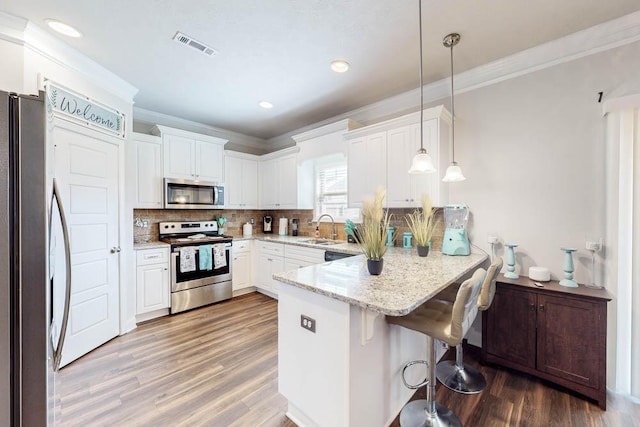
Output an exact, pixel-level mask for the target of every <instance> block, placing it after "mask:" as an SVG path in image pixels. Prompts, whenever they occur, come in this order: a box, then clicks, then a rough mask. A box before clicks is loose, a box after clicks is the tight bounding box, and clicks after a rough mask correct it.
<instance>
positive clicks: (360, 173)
mask: <svg viewBox="0 0 640 427" xmlns="http://www.w3.org/2000/svg"><path fill="white" fill-rule="evenodd" d="M348 150H349V151H348V154H347V174H348V181H347V193H348V198H349V207H358V208H361V207H362V201H363V200H364V198H365V197H371V196H373V193H374V191H375V190H376V189H377V188H379V187H382V188H385V187H386V180H387V160H386V157H387V133H386V132H376V133H372V134H369V135H362V136H360V137H358V138H354V139H352V140H350V141H349V148H348Z"/></svg>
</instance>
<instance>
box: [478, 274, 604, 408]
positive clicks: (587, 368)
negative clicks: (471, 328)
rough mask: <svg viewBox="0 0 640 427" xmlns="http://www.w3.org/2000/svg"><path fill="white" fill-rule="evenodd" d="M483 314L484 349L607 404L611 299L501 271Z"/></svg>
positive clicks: (498, 360) (491, 358) (496, 360)
mask: <svg viewBox="0 0 640 427" xmlns="http://www.w3.org/2000/svg"><path fill="white" fill-rule="evenodd" d="M496 285H497V286H496V295H495V299H494V300H493V304H492V305H491V307H490V308H489V310H487V311H485V312H483V318H482V354H483V358H484V360H485V361H486V362H488V363H493V364H497V365H502V366H506V367H509V368H512V369H516V370H520V371H522V372H526V373H528V374H531V375H535V376H537V377H540V378H543V379H545V380H548V381H551V382H553V383H556V384H559V385H561V386H563V387H566V388H568V389H571V390H574V391H576V392H578V393H580V394H582V395H584V396H587V397H589V398H592V399H594V400H596V401H597V402H598V405H599V406H600V407H601V408H602V409H605V408H606V341H607V302H608V301H610V300H611V295H610V294H609V293H608V292H607V291H605V290H601V289H589V288H586V287H583V286H580V287H578V288H565V287H562V286H560V285H559V284H558V282H555V281H551V282H546V283H545V284H544V285H545V286H544V288H537V287H534V286H533V283H532V282H531V281H530V280H529V279H527V278H520V279H517V280H511V279H505V278H504V277H503V276H502V275H500V276H499V277H498V280H497V284H496Z"/></svg>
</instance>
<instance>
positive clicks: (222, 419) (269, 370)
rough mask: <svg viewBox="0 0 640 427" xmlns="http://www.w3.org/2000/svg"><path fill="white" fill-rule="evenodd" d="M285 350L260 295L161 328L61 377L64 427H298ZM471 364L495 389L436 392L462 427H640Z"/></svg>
mask: <svg viewBox="0 0 640 427" xmlns="http://www.w3.org/2000/svg"><path fill="white" fill-rule="evenodd" d="M277 341H278V339H277V302H276V301H274V300H272V299H270V298H268V297H266V296H263V295H261V294H256V293H254V294H250V295H246V296H243V297H239V298H234V299H233V300H231V301H228V302H224V303H221V304H216V305H212V306H208V307H204V308H201V309H197V310H193V311H190V312H186V313H182V314H179V315H176V316H169V317H164V318H161V319H156V320H153V321H151V322H148V323H146V324H143V325H140V326H139V327H138V328H137V329H136V330H134V331H133V332H131V333H129V334H127V335H124V336H122V337H118V338H115V339H114V340H112V341H110V342H109V343H107V344H105V345H104V346H102V347H100V348H98V349H96V350H94V351H93V352H91V353H89V354H88V355H86V356H84V357H83V358H81V359H79V360H77V361H75V362H73V363H72V364H71V365H69V366H67V367H65V368H63V369H62V370H61V371H60V375H59V378H58V379H59V382H60V384H59V387H58V391H59V393H58V401H57V403H58V405H57V408H56V409H57V413H58V416H59V418H58V419H59V420H60V422H59V423H58V424H57V425H61V426H154V427H157V426H186V425H189V426H237V427H257V426H284V427H295V424H293V423H292V422H291V421H289V420H288V419H287V418H286V417H285V415H284V413H285V410H286V401H285V399H284V398H283V397H282V396H281V395H280V394H279V393H278V388H277V368H278V362H277V357H278V354H277V344H278V342H277ZM468 353H469V352H468ZM467 356H470V357H467V359H468V360H469V361H470V362H471V363H472V364H473V365H475V366H477V367H479V368H480V369H481V370H482V372H483V373H484V374H485V376H486V378H487V381H488V383H489V384H490V386H489V388H488V389H487V390H485V391H484V392H483V393H481V394H479V395H475V396H465V395H460V394H457V393H453V392H451V391H449V390H447V389H446V388H444V387H442V386H440V387H439V388H438V392H437V397H438V400H439V402H441V403H443V404H445V405H446V406H448V407H449V408H451V409H452V410H453V411H454V412H455V413H456V414H457V415H458V417H459V418H460V420H461V421H462V423H463V425H466V426H474V427H475V426H507V425H512V426H517V425H521V426H553V425H556V426H576V427H578V426H579V427H583V426H621V427H627V426H637V427H640V405H634V404H631V403H630V402H628V401H627V400H626V399H623V398H620V397H616V396H614V395H611V394H610V396H609V400H608V402H607V405H608V409H607V411H606V412H603V411H601V410H600V409H599V408H598V406H597V405H595V404H593V403H590V402H588V401H585V400H583V399H581V398H579V397H576V396H573V395H571V394H569V393H566V392H564V391H561V390H559V389H557V388H554V387H551V386H548V385H546V384H545V383H542V382H540V381H538V380H536V379H533V378H531V377H528V376H525V375H521V374H517V373H514V372H511V371H507V370H502V369H495V368H492V367H485V366H479V364H478V363H477V362H476V360H477V357H476V358H474V357H473V356H474V355H473V353H471V354H467ZM392 425H393V426H394V427H395V426H398V425H399V423H398V422H397V420H396V421H395V422H394V424H392ZM330 427H334V426H330ZM335 427H340V426H335ZM374 427H375V426H374Z"/></svg>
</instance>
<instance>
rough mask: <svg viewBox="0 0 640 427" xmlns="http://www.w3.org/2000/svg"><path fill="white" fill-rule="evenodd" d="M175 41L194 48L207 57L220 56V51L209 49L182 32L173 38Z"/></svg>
mask: <svg viewBox="0 0 640 427" xmlns="http://www.w3.org/2000/svg"><path fill="white" fill-rule="evenodd" d="M173 40H175V41H177V42H178V43H180V44H183V45H185V46H189V47H192V48H194V49H196V50H198V51H199V52H202V53H204V54H205V55H207V56H216V55H217V54H218V51H217V50H215V49H214V48H212V47H209V46H207V45H205V44H204V43H202V42H199V41H197V40H194V39H192V38H191V37H189V36H187V35H186V34H182V33H181V32H180V31H178V32H176V35H175V36H173Z"/></svg>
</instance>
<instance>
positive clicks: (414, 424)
mask: <svg viewBox="0 0 640 427" xmlns="http://www.w3.org/2000/svg"><path fill="white" fill-rule="evenodd" d="M400 426H401V427H436V426H438V427H442V426H452V427H462V424H461V423H460V420H459V419H458V417H456V415H455V414H454V413H453V412H452V411H451V409H449V408H447V407H445V406H442V405H440V404H439V403H437V402H436V413H435V414H433V415H432V414H429V413H428V412H427V401H426V400H414V401H413V402H409V403H407V404H406V405H405V406H404V408H402V411H401V412H400Z"/></svg>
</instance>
